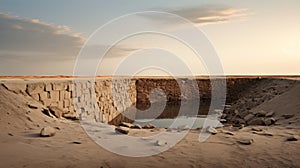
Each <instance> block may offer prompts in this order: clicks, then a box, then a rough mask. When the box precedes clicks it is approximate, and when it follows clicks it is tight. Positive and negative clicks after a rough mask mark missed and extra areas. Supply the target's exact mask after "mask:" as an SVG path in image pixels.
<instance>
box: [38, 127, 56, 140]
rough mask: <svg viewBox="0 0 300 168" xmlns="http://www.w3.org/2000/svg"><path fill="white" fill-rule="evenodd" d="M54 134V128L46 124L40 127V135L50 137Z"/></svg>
mask: <svg viewBox="0 0 300 168" xmlns="http://www.w3.org/2000/svg"><path fill="white" fill-rule="evenodd" d="M55 134H56V131H55V129H54V128H52V127H50V126H47V127H44V128H42V129H41V132H40V136H41V137H52V136H54V135H55Z"/></svg>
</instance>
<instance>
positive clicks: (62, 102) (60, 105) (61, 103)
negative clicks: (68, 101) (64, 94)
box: [57, 100, 64, 109]
mask: <svg viewBox="0 0 300 168" xmlns="http://www.w3.org/2000/svg"><path fill="white" fill-rule="evenodd" d="M57 107H59V108H61V109H63V108H64V101H62V100H61V101H59V102H58V105H57Z"/></svg>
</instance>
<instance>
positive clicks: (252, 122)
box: [247, 118, 265, 125]
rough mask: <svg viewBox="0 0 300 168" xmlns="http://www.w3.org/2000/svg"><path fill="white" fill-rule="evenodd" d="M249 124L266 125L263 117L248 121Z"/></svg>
mask: <svg viewBox="0 0 300 168" xmlns="http://www.w3.org/2000/svg"><path fill="white" fill-rule="evenodd" d="M247 124H248V125H265V122H264V119H263V118H254V119H252V120H250V121H249V122H247Z"/></svg>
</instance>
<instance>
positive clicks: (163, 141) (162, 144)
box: [155, 140, 168, 146]
mask: <svg viewBox="0 0 300 168" xmlns="http://www.w3.org/2000/svg"><path fill="white" fill-rule="evenodd" d="M155 144H156V145H157V146H165V145H167V144H168V142H167V141H165V140H157V141H156V142H155Z"/></svg>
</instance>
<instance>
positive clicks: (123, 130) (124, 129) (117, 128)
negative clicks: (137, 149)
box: [115, 126, 130, 134]
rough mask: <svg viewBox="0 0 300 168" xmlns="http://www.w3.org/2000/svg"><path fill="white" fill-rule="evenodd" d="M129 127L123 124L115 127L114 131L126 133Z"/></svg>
mask: <svg viewBox="0 0 300 168" xmlns="http://www.w3.org/2000/svg"><path fill="white" fill-rule="evenodd" d="M129 130H130V129H129V128H128V127H123V126H120V127H116V128H115V131H116V132H118V133H122V134H128V133H129Z"/></svg>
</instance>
